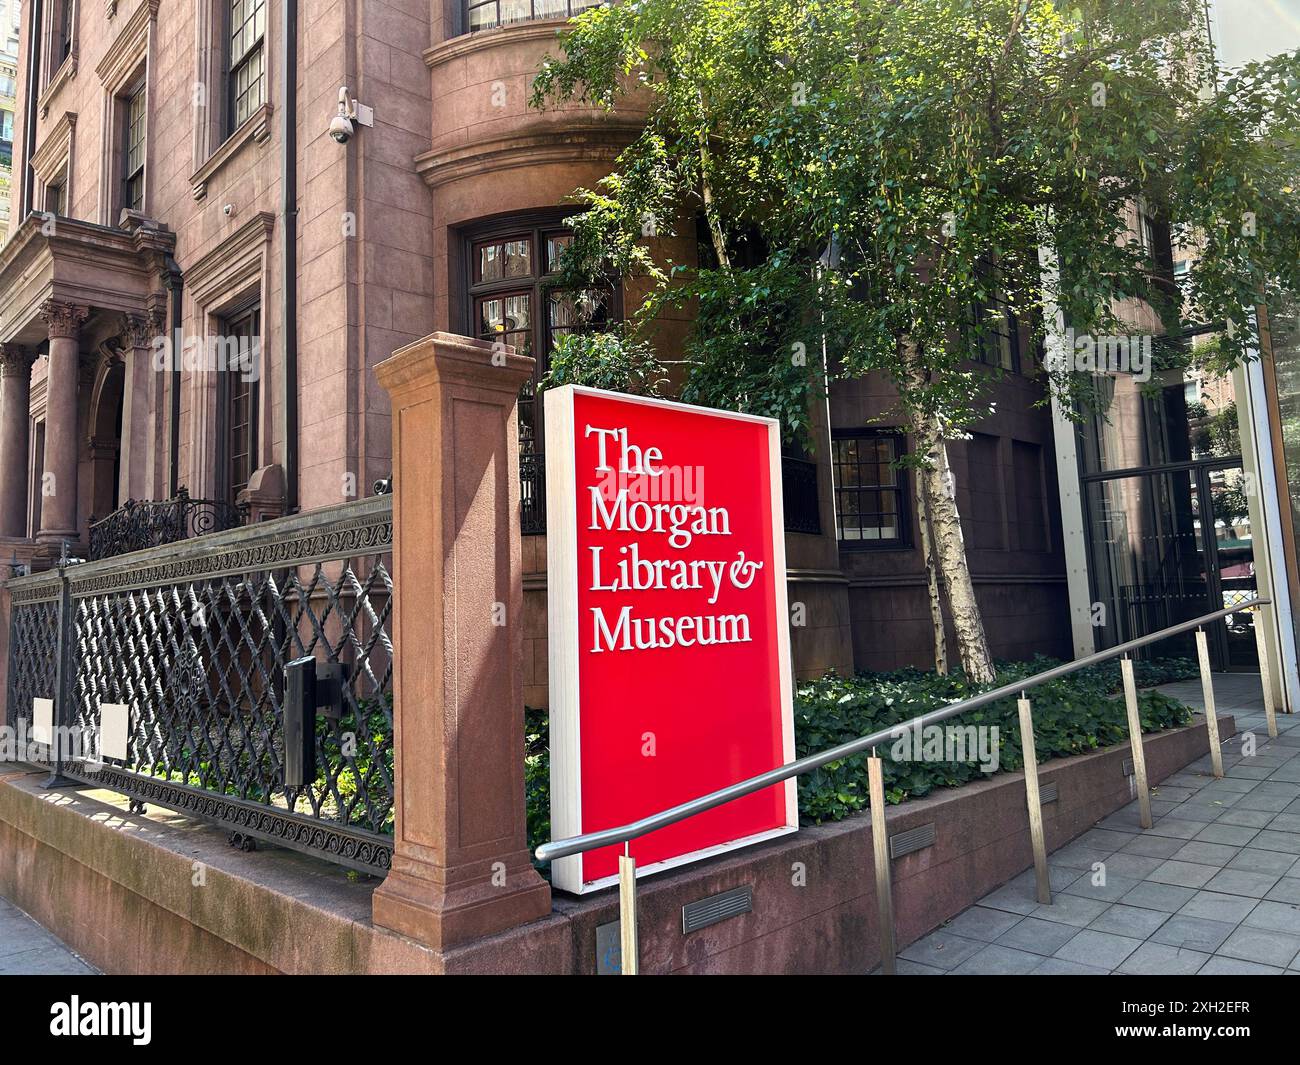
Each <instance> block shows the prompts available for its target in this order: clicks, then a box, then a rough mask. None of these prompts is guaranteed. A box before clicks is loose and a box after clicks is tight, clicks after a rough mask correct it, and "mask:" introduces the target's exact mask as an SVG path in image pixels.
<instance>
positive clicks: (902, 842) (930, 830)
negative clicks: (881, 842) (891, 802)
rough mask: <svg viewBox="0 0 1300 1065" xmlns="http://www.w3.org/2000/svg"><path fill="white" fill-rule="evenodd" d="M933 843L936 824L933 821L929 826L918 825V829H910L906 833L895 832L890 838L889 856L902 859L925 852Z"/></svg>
mask: <svg viewBox="0 0 1300 1065" xmlns="http://www.w3.org/2000/svg"><path fill="white" fill-rule="evenodd" d="M933 843H934V822H933V821H932V822H930V824H928V825H917V826H916V828H909V829H908V830H907V831H906V832H895V833H894V834H893V835H892V836H890V837H889V856H890V857H891V858H901V857H902V856H903V855H904V854H911V853H913V852H914V851H919V850H924V849H925V848H926V847H929V846H931V845H933Z"/></svg>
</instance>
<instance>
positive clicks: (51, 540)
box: [31, 529, 88, 570]
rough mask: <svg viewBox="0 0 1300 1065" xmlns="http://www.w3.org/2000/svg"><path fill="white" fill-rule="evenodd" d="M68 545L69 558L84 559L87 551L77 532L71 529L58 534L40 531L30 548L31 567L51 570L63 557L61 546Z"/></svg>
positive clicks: (55, 531) (56, 532) (52, 531)
mask: <svg viewBox="0 0 1300 1065" xmlns="http://www.w3.org/2000/svg"><path fill="white" fill-rule="evenodd" d="M65 543H66V544H67V545H68V557H69V558H86V557H88V554H87V550H86V548H85V547H83V546H82V544H81V537H80V536H78V535H77V531H76V530H75V529H72V530H70V531H68V532H59V531H58V530H51V531H48V532H47V531H45V530H42V531H41V532H40V533H38V534H37V536H36V541H35V545H34V546H33V548H32V556H31V559H32V561H31V566H32V569H33V570H38V569H52V568H53V567H54V565H55V564H56V563H57V562H58V561H59V559H60V558H62V557H63V545H64V544H65Z"/></svg>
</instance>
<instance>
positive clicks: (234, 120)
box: [226, 0, 266, 136]
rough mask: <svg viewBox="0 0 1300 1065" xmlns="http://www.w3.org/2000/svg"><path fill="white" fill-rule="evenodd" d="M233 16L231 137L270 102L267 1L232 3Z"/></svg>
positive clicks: (228, 69)
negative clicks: (267, 75) (259, 109)
mask: <svg viewBox="0 0 1300 1065" xmlns="http://www.w3.org/2000/svg"><path fill="white" fill-rule="evenodd" d="M229 17H230V37H229V48H228V49H227V52H226V85H227V96H228V99H227V115H228V118H227V126H228V128H227V130H226V135H227V136H229V135H230V134H231V133H233V132H234V131H235V130H237V129H238V128H239V127H240V126H242V125H243V124H244V123H245V122H247V121H248V119H249V118H250V117H251V116H252V114H253V112H254V111H256V110H257V109H258V108H259V107H261V106H262V104H263V103H264V102H265V101H266V90H265V84H266V48H265V40H266V0H231V2H230V7H229Z"/></svg>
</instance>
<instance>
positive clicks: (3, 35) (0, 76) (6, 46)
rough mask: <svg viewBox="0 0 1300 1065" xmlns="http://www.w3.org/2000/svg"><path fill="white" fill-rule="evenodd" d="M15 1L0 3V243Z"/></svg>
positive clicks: (14, 65) (4, 226) (18, 18)
mask: <svg viewBox="0 0 1300 1065" xmlns="http://www.w3.org/2000/svg"><path fill="white" fill-rule="evenodd" d="M21 26H22V5H21V4H20V3H19V0H0V244H3V243H4V237H5V233H6V232H7V231H8V229H9V217H10V207H9V196H10V188H11V186H12V181H13V153H14V114H15V112H16V110H17V106H18V32H19V29H20V27H21Z"/></svg>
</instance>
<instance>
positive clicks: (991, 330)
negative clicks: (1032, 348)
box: [971, 300, 1021, 373]
mask: <svg viewBox="0 0 1300 1065" xmlns="http://www.w3.org/2000/svg"><path fill="white" fill-rule="evenodd" d="M971 315H972V336H971V348H972V349H973V351H972V355H971V357H972V358H973V359H974V360H975V361H976V362H978V363H980V364H981V365H984V366H992V367H994V368H996V369H1000V370H1005V371H1007V372H1008V373H1019V372H1020V370H1021V366H1020V327H1019V325H1018V324H1017V322H1016V318H1015V315H1013V314H1012V313H1011V312H1010V311H1009V310H1008V309H1007V308H1006V305H1005V304H1004V303H1003V302H1002V301H1001V300H994V301H993V302H992V303H989V304H977V305H976V306H975V307H973V308H972V310H971ZM975 323H980V324H981V325H982V327H983V328H982V329H978V328H975V327H974V326H975Z"/></svg>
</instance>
